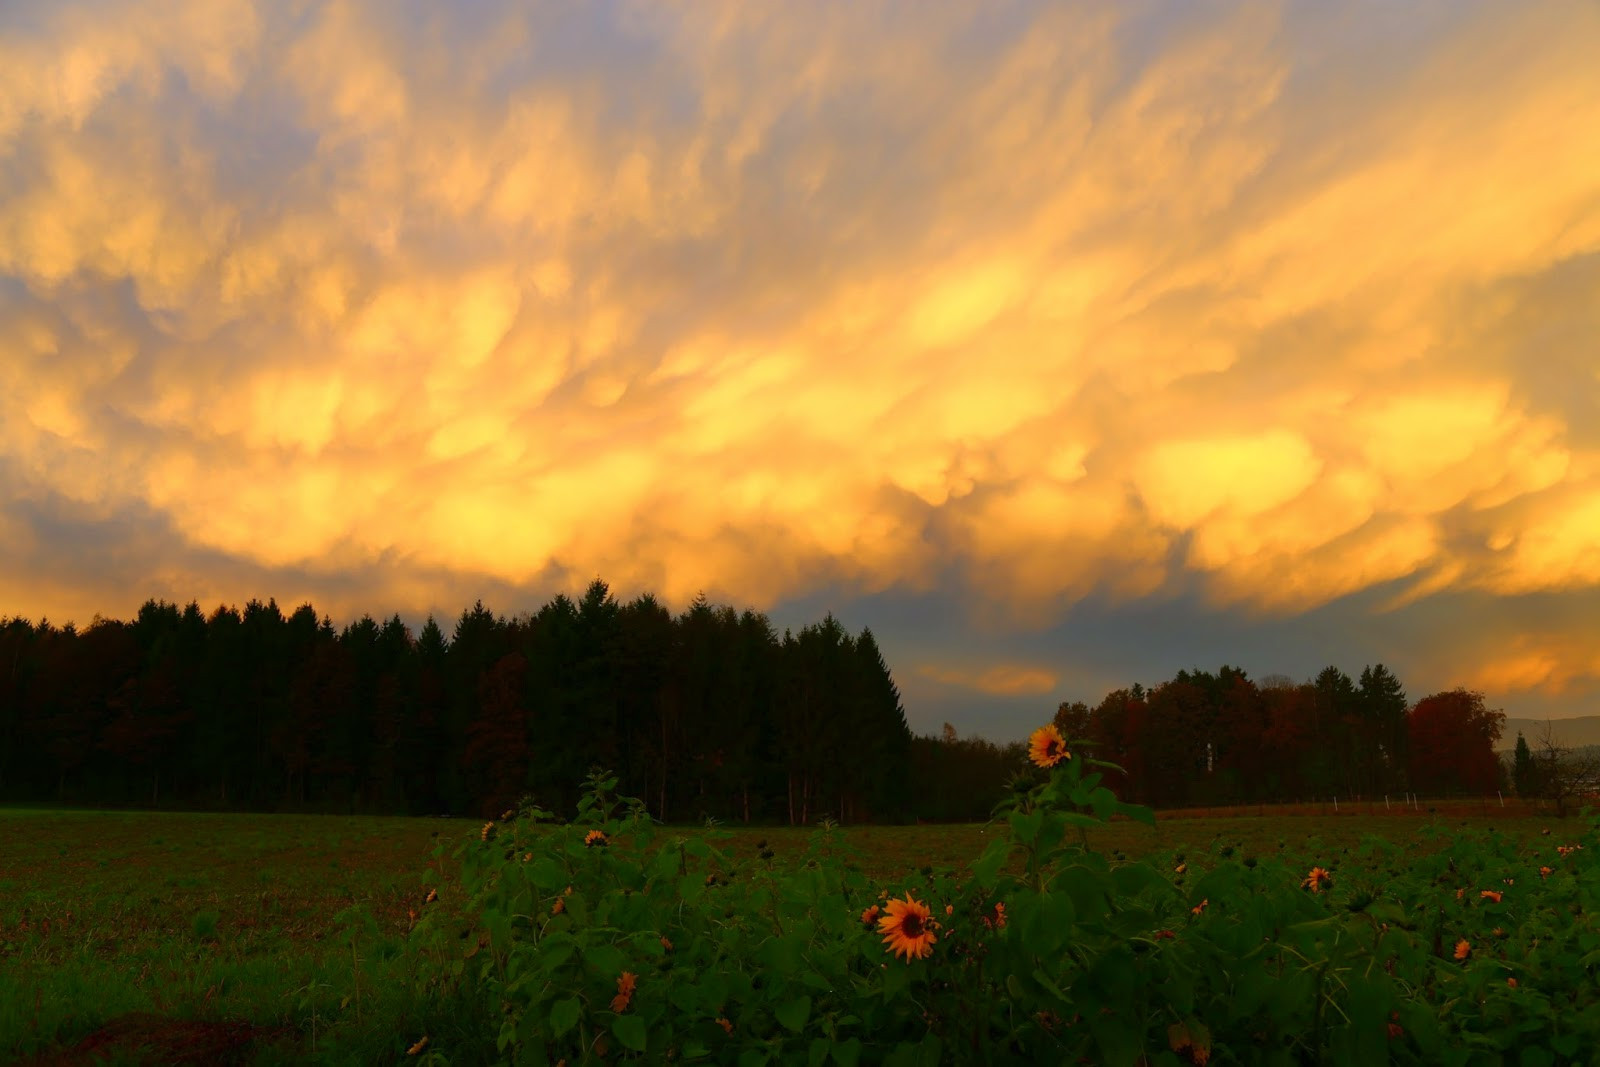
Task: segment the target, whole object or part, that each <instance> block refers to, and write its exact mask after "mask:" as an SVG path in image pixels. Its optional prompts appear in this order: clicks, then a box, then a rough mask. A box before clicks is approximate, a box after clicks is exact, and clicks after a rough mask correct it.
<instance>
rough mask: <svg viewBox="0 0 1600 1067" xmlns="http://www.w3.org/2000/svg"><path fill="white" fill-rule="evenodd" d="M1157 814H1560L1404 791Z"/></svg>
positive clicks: (1509, 801) (1572, 803)
mask: <svg viewBox="0 0 1600 1067" xmlns="http://www.w3.org/2000/svg"><path fill="white" fill-rule="evenodd" d="M1586 804H1587V805H1597V806H1600V795H1593V794H1591V795H1589V796H1584V797H1576V798H1572V799H1571V800H1569V801H1568V803H1567V805H1566V808H1567V811H1568V813H1569V814H1575V813H1576V812H1578V811H1579V810H1580V809H1582V808H1583V807H1584V805H1586ZM1156 814H1157V815H1158V816H1159V817H1160V818H1163V819H1236V818H1251V817H1259V818H1266V817H1269V816H1317V817H1333V816H1347V817H1349V818H1383V817H1386V816H1390V817H1411V818H1416V817H1418V816H1428V815H1434V816H1441V815H1442V816H1452V815H1454V816H1460V817H1467V816H1496V815H1504V816H1506V817H1508V818H1510V817H1525V816H1539V815H1554V814H1556V805H1555V803H1554V802H1553V801H1550V800H1545V799H1542V798H1533V797H1518V796H1506V795H1504V794H1501V793H1489V794H1485V795H1477V794H1473V795H1465V794H1460V793H1457V794H1450V795H1445V796H1420V795H1418V794H1415V793H1401V794H1390V795H1387V796H1385V795H1378V796H1331V795H1330V796H1325V797H1310V798H1306V799H1302V800H1293V801H1278V802H1274V803H1261V804H1243V803H1239V804H1209V805H1205V806H1200V807H1187V808H1162V809H1157V812H1156Z"/></svg>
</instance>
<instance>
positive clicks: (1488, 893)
mask: <svg viewBox="0 0 1600 1067" xmlns="http://www.w3.org/2000/svg"><path fill="white" fill-rule="evenodd" d="M1478 896H1479V897H1480V898H1481V899H1483V900H1492V901H1494V902H1495V903H1496V904H1498V903H1500V898H1501V897H1503V896H1505V894H1504V893H1502V892H1500V891H1499V890H1498V889H1485V890H1484V891H1483V892H1481V893H1479V894H1478Z"/></svg>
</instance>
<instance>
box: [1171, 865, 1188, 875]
mask: <svg viewBox="0 0 1600 1067" xmlns="http://www.w3.org/2000/svg"><path fill="white" fill-rule="evenodd" d="M1188 869H1189V865H1188V864H1187V863H1180V864H1178V865H1177V866H1176V867H1174V868H1173V870H1172V873H1173V874H1182V873H1183V872H1184V871H1187V870H1188Z"/></svg>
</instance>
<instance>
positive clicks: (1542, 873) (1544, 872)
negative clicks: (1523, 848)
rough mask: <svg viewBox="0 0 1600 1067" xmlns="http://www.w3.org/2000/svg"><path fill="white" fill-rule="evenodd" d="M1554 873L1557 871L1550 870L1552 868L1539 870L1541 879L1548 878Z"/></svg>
mask: <svg viewBox="0 0 1600 1067" xmlns="http://www.w3.org/2000/svg"><path fill="white" fill-rule="evenodd" d="M1554 873H1555V870H1554V869H1553V868H1550V867H1540V868H1539V877H1540V878H1548V877H1550V876H1551V875H1552V874H1554Z"/></svg>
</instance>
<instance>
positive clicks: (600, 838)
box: [583, 830, 611, 848]
mask: <svg viewBox="0 0 1600 1067" xmlns="http://www.w3.org/2000/svg"><path fill="white" fill-rule="evenodd" d="M583 843H584V844H585V845H588V846H589V847H590V848H593V847H594V846H596V845H600V846H602V847H604V846H605V845H609V844H611V841H610V840H609V839H608V838H607V837H606V833H605V831H604V830H590V831H589V832H588V833H587V834H584V835H583Z"/></svg>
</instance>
